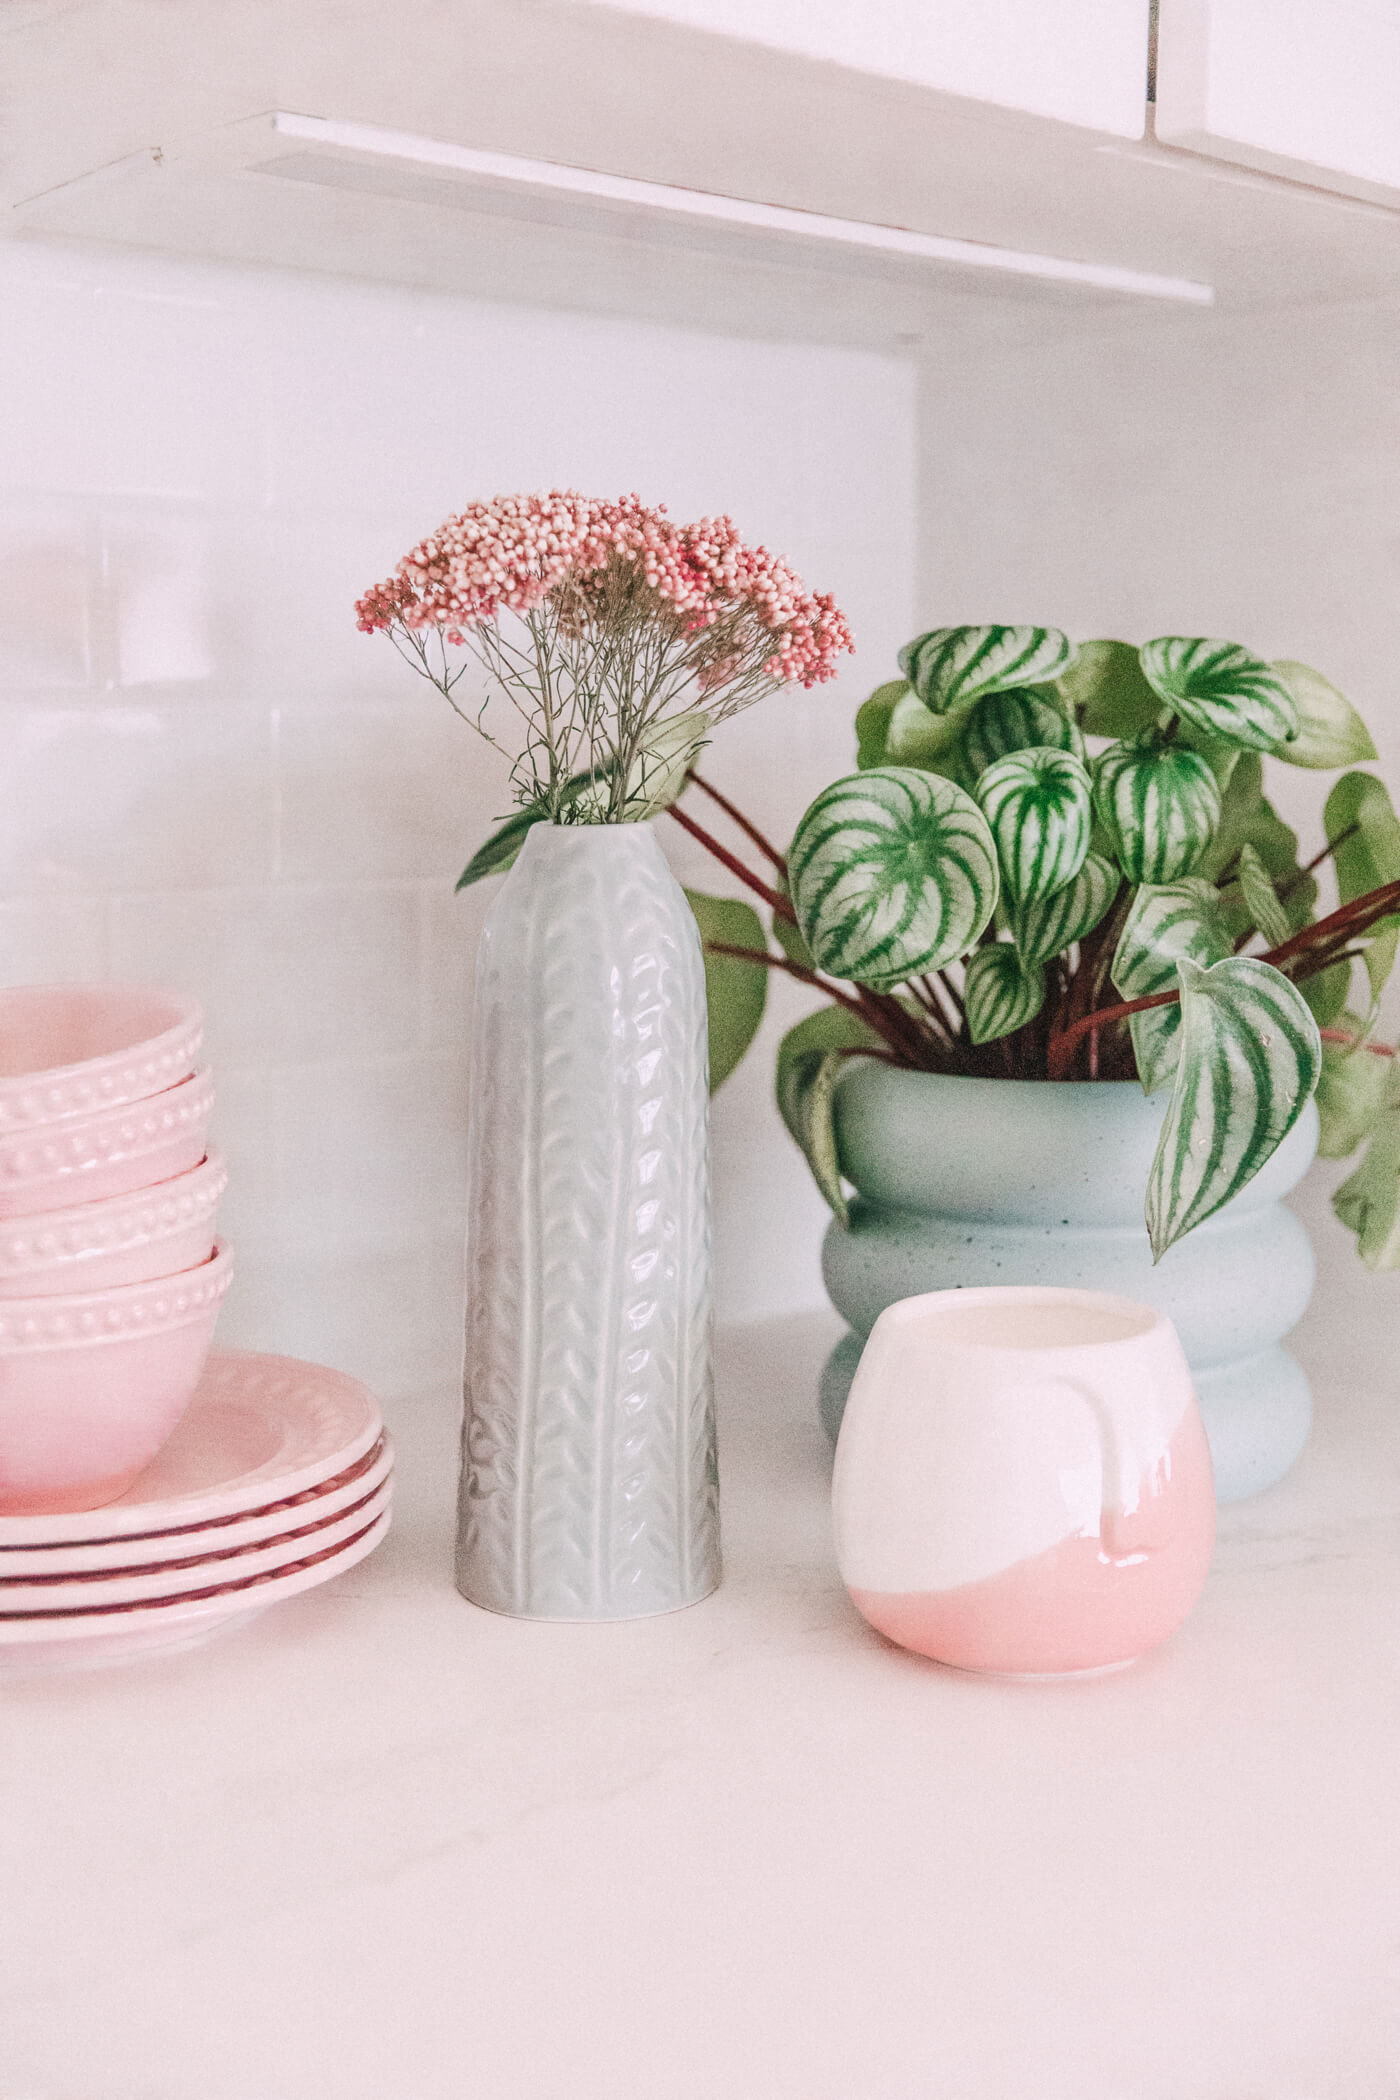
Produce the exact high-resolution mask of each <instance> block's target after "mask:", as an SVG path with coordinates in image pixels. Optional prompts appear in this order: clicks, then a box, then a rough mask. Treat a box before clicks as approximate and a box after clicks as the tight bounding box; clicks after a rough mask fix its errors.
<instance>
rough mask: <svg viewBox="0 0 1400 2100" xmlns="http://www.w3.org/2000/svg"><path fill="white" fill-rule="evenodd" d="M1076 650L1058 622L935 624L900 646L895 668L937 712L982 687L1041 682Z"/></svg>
mask: <svg viewBox="0 0 1400 2100" xmlns="http://www.w3.org/2000/svg"><path fill="white" fill-rule="evenodd" d="M1073 655H1074V649H1073V646H1072V644H1071V643H1070V640H1069V637H1068V636H1067V635H1063V634H1061V633H1060V631H1059V629H1058V628H1057V627H934V628H932V629H930V631H929V632H928V633H927V634H919V635H916V636H915V637H914V639H913V641H912V642H906V643H905V645H904V647H903V648H902V649H901V650H900V652H899V668H900V670H901V671H903V673H904V675H905V677H906V678H908V679H910V680H912V682H913V686H914V690H915V692H916V693H917V694H918V696H919V698H920V699H921V700H922V701H923V703H924V705H925V707H930V708H932V709H933V712H934V713H935V714H936V715H944V714H947V712H948V710H949V708H952V707H964V706H966V705H967V703H968V702H969V701H972V700H975V699H977V698H978V696H979V695H980V694H982V693H1001V692H1005V691H1006V690H1007V688H1008V687H1010V686H1020V685H1043V684H1046V683H1047V682H1048V681H1049V680H1051V679H1053V678H1057V677H1058V676H1059V674H1060V672H1061V671H1062V670H1063V669H1064V668H1065V666H1066V664H1068V663H1069V662H1070V660H1071V658H1072V657H1073Z"/></svg>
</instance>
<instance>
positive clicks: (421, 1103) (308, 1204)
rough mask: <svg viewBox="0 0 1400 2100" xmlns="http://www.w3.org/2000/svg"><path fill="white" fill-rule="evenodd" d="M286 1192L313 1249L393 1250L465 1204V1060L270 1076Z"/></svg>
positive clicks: (457, 1223) (450, 1219)
mask: <svg viewBox="0 0 1400 2100" xmlns="http://www.w3.org/2000/svg"><path fill="white" fill-rule="evenodd" d="M271 1094H272V1101H271V1107H272V1114H271V1128H272V1135H273V1143H274V1146H275V1149H276V1158H277V1174H278V1190H279V1198H280V1202H281V1205H282V1208H283V1212H284V1215H285V1216H286V1217H287V1218H288V1219H289V1220H293V1221H294V1226H293V1234H292V1236H293V1237H294V1239H295V1240H296V1241H297V1242H299V1243H301V1244H304V1245H316V1246H324V1247H327V1248H332V1247H341V1248H344V1249H346V1250H347V1251H350V1252H359V1253H363V1252H372V1251H374V1250H375V1249H376V1248H379V1249H392V1248H393V1247H395V1246H397V1245H401V1244H402V1243H403V1241H404V1239H405V1238H415V1237H421V1236H422V1234H423V1233H424V1232H425V1231H426V1230H429V1229H431V1227H432V1225H433V1224H434V1222H436V1223H437V1224H439V1225H441V1224H443V1223H444V1221H445V1222H446V1223H447V1224H448V1225H450V1226H451V1227H452V1229H453V1230H455V1231H458V1232H460V1231H461V1229H462V1225H461V1221H462V1217H463V1215H464V1211H465V1203H466V1145H467V1087H466V1075H465V1068H464V1065H463V1064H460V1063H457V1062H454V1061H453V1060H451V1059H448V1058H434V1059H429V1058H421V1059H418V1058H415V1059H413V1060H412V1061H408V1062H402V1063H394V1064H383V1063H379V1064H336V1065H306V1066H303V1067H288V1068H284V1069H282V1070H280V1071H277V1072H275V1073H274V1074H273V1075H272V1080H271Z"/></svg>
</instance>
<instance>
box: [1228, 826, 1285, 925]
mask: <svg viewBox="0 0 1400 2100" xmlns="http://www.w3.org/2000/svg"><path fill="white" fill-rule="evenodd" d="M1239 884H1240V895H1241V897H1242V898H1243V900H1244V908H1245V911H1246V913H1247V914H1248V924H1249V925H1250V926H1252V927H1253V929H1254V931H1255V932H1256V933H1261V934H1262V935H1263V936H1264V946H1265V947H1266V948H1277V947H1278V946H1279V945H1280V943H1281V942H1283V941H1286V940H1287V939H1288V936H1289V933H1290V932H1291V931H1292V929H1291V927H1290V926H1289V924H1288V914H1287V913H1286V912H1285V910H1284V908H1283V906H1282V905H1281V904H1280V903H1279V900H1278V891H1277V890H1276V889H1275V888H1274V886H1273V883H1272V882H1271V881H1270V879H1269V875H1268V872H1267V870H1266V869H1265V866H1264V863H1263V861H1262V860H1261V859H1260V858H1259V852H1258V849H1257V847H1255V846H1253V845H1251V844H1250V842H1249V840H1248V839H1246V840H1245V842H1244V844H1243V845H1242V846H1241V847H1240V859H1239Z"/></svg>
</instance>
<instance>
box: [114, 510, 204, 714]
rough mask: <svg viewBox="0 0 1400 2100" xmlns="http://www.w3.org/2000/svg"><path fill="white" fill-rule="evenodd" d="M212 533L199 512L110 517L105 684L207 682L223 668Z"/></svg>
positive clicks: (188, 683) (178, 511) (176, 511)
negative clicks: (217, 652)
mask: <svg viewBox="0 0 1400 2100" xmlns="http://www.w3.org/2000/svg"><path fill="white" fill-rule="evenodd" d="M212 566H213V558H212V549H211V546H210V538H209V530H208V526H207V524H206V522H205V520H204V519H203V518H202V517H201V516H200V515H199V514H198V513H195V512H184V511H181V510H178V509H177V510H174V511H169V512H164V513H162V512H150V511H146V512H143V513H137V514H135V515H132V514H130V513H127V514H125V515H121V514H118V515H117V516H109V517H107V518H106V519H104V522H103V528H102V565H101V582H100V590H101V595H102V602H103V614H104V629H105V633H104V639H105V641H106V644H107V648H106V652H105V661H104V663H103V665H102V667H101V668H102V671H103V674H104V683H107V682H110V683H114V684H116V685H119V686H123V687H128V686H138V687H145V686H163V685H202V684H205V683H206V682H207V681H208V680H209V679H210V678H211V677H212V676H213V675H214V671H215V668H216V666H215V646H214V577H213V574H212Z"/></svg>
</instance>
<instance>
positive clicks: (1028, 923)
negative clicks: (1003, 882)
mask: <svg viewBox="0 0 1400 2100" xmlns="http://www.w3.org/2000/svg"><path fill="white" fill-rule="evenodd" d="M1122 880H1123V878H1122V876H1121V875H1120V874H1119V873H1118V870H1117V868H1115V867H1114V865H1113V863H1112V861H1108V860H1105V859H1104V858H1103V855H1102V854H1100V853H1089V854H1086V856H1085V860H1084V865H1083V867H1082V868H1081V869H1080V870H1079V873H1078V874H1077V875H1076V876H1075V878H1074V880H1073V882H1067V883H1066V884H1065V887H1064V888H1063V889H1062V890H1056V892H1055V894H1054V896H1053V897H1037V898H1033V899H1031V900H1029V901H1028V902H1026V903H1024V904H1016V905H1013V906H1012V908H1011V911H1010V913H1009V914H1008V916H1009V919H1010V924H1011V935H1012V939H1013V940H1014V941H1015V943H1016V947H1017V950H1018V952H1019V954H1020V957H1021V960H1022V962H1023V963H1041V962H1048V961H1049V960H1050V958H1051V956H1052V955H1063V954H1064V952H1065V950H1066V949H1067V948H1072V947H1073V946H1074V943H1075V942H1076V941H1082V940H1083V939H1084V938H1085V936H1086V935H1087V934H1091V933H1092V932H1093V930H1094V928H1095V927H1096V926H1097V925H1098V924H1099V923H1100V921H1101V920H1102V918H1103V916H1104V914H1105V912H1106V911H1107V910H1108V908H1109V906H1110V904H1112V902H1113V900H1114V898H1115V897H1116V896H1117V895H1118V891H1119V889H1120V888H1121V886H1122Z"/></svg>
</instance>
